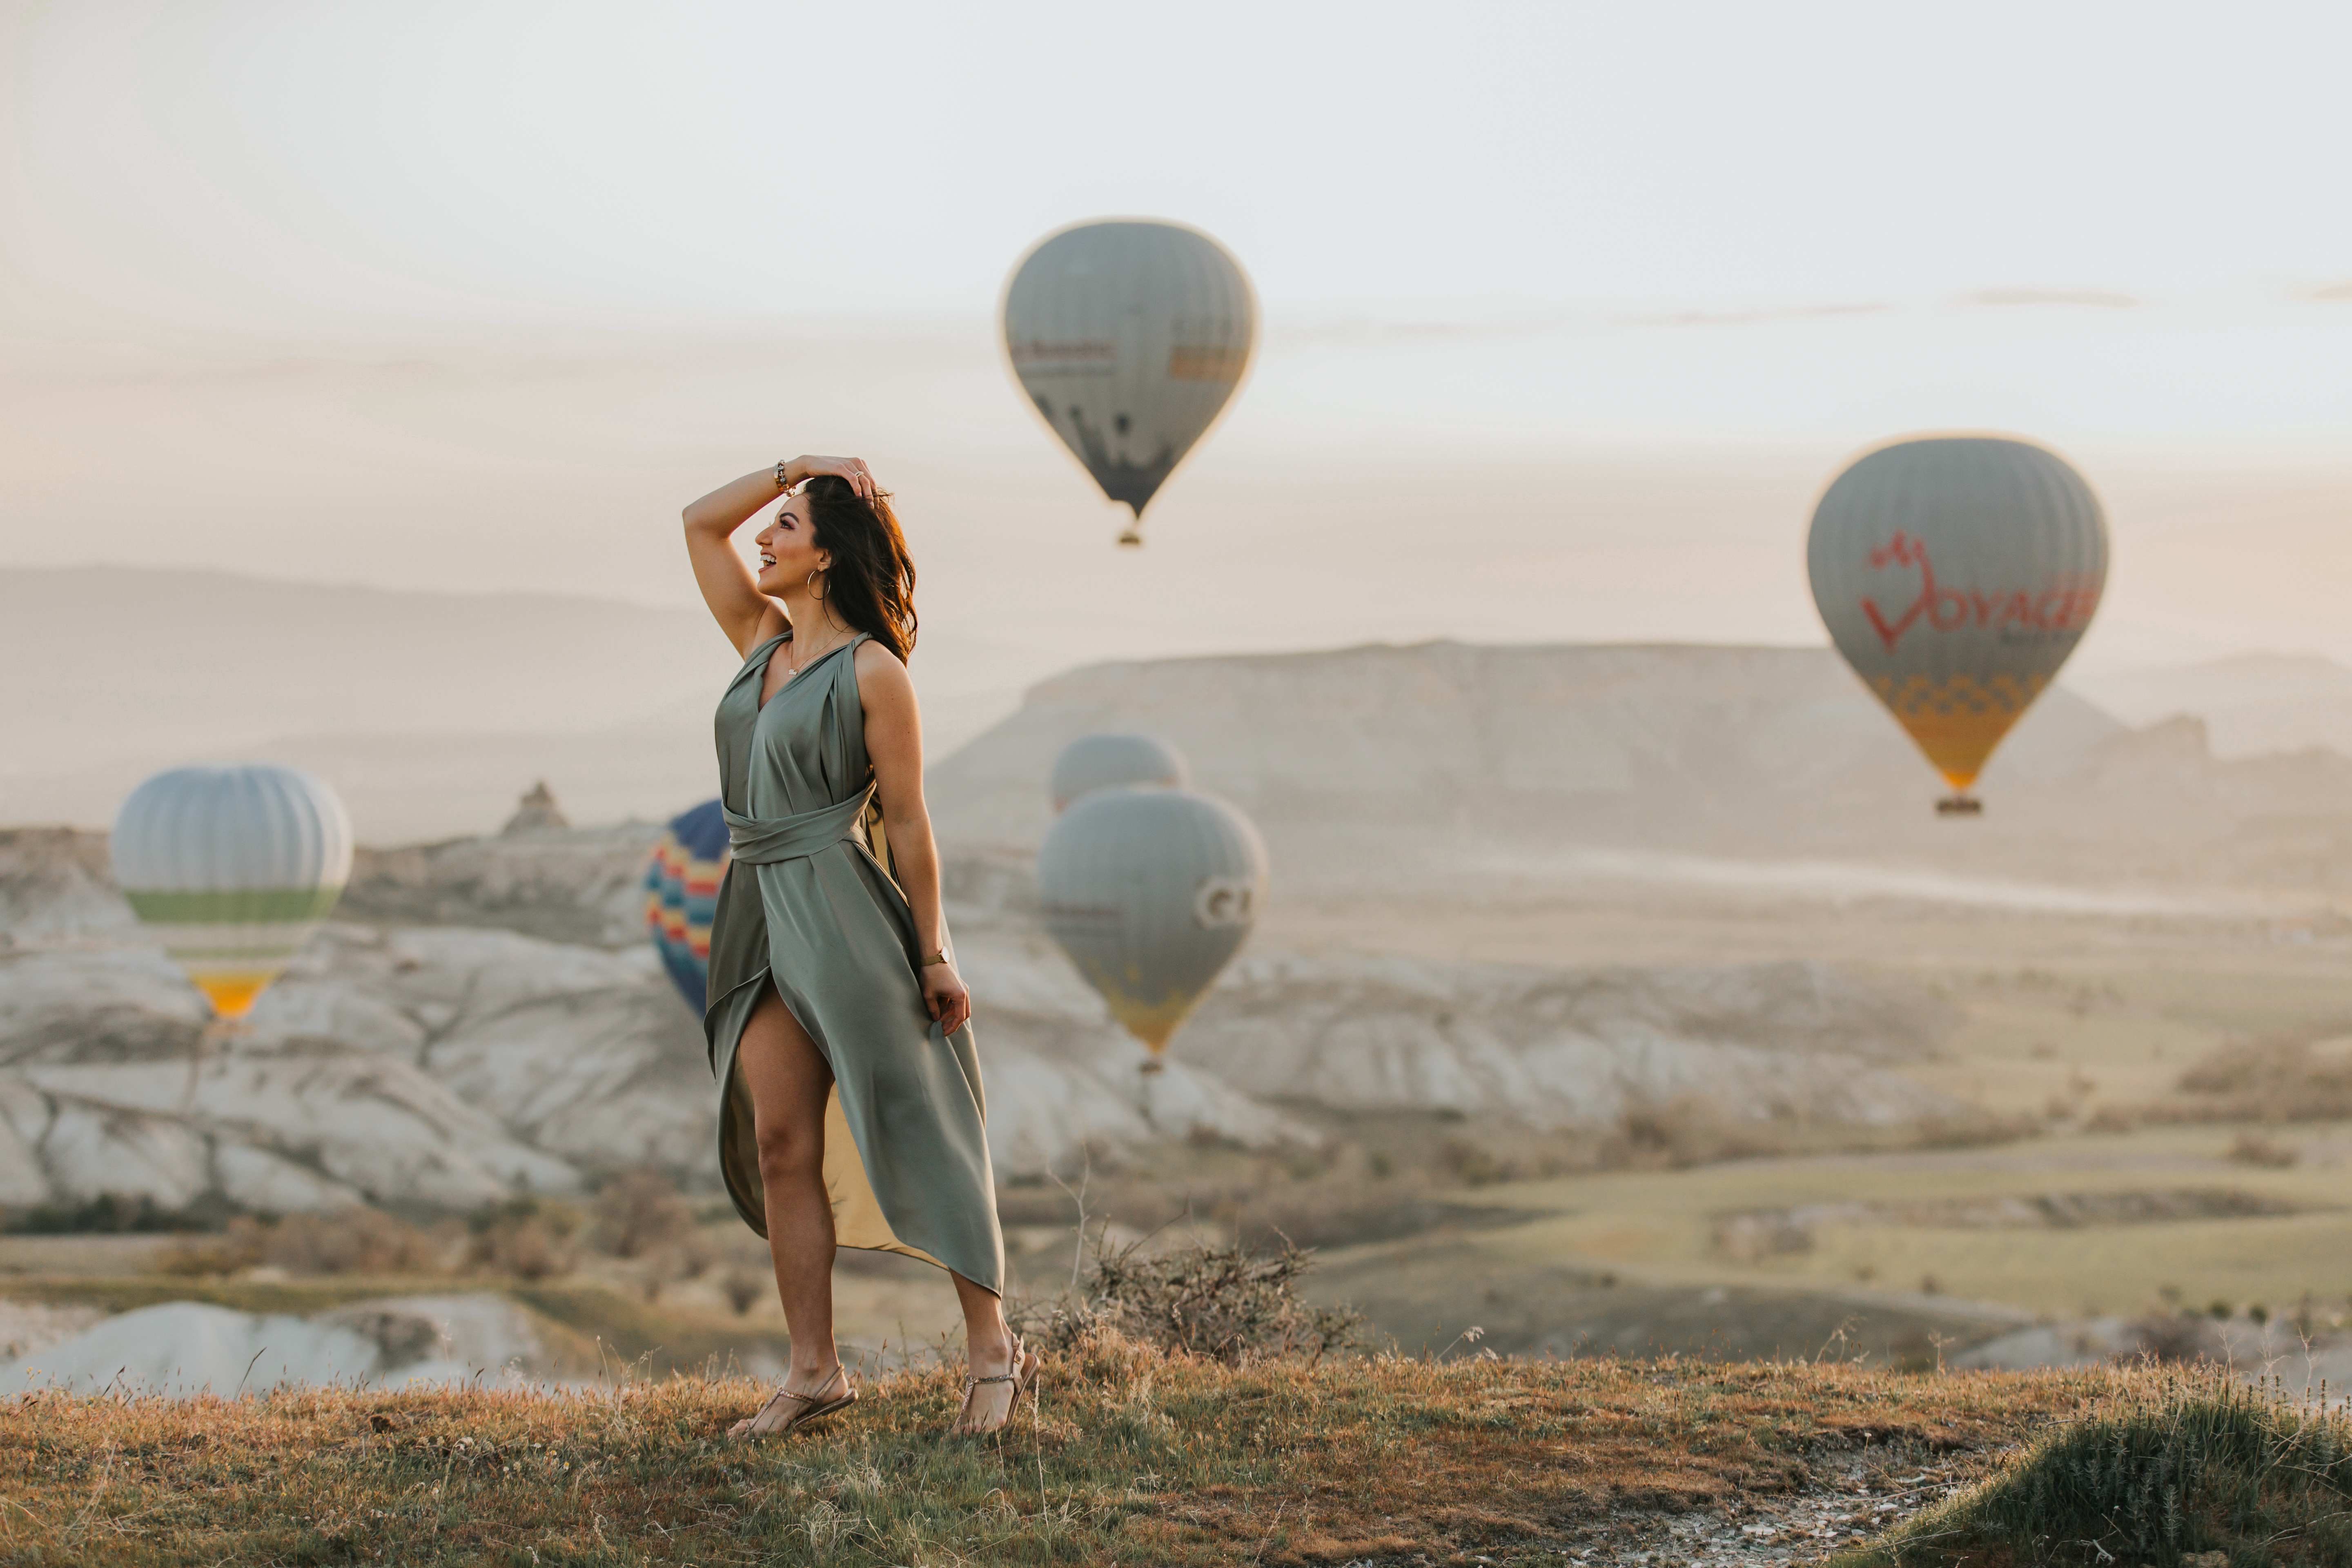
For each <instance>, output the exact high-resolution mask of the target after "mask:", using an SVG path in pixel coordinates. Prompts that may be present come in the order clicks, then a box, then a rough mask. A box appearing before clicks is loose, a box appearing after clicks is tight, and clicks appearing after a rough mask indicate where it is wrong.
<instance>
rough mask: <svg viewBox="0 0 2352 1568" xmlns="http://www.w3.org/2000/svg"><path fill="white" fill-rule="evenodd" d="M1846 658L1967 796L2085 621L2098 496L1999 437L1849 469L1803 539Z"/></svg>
mask: <svg viewBox="0 0 2352 1568" xmlns="http://www.w3.org/2000/svg"><path fill="white" fill-rule="evenodd" d="M1805 554H1806V566H1807V569H1808V571H1809V573H1810V574H1811V578H1812V584H1813V602H1814V604H1815V605H1818V606H1819V607H1820V609H1821V613H1822V622H1823V624H1825V625H1826V626H1828V627H1829V633H1830V637H1831V639H1832V641H1834V642H1835V643H1836V644H1837V647H1838V651H1839V652H1840V653H1842V654H1843V655H1844V656H1845V658H1846V662H1847V663H1849V664H1851V665H1853V668H1854V673H1855V674H1857V675H1859V676H1861V677H1862V679H1863V681H1864V684H1866V685H1867V686H1869V688H1870V689H1871V690H1872V691H1874V692H1875V693H1876V694H1877V696H1878V699H1879V700H1880V701H1882V702H1884V703H1885V704H1886V706H1887V709H1888V710H1889V711H1891V712H1892V713H1894V715H1895V721H1896V722H1898V723H1900V724H1901V725H1902V726H1903V727H1904V729H1905V730H1906V731H1909V733H1910V735H1911V738H1912V740H1913V741H1914V742H1917V744H1918V747H1919V749H1920V751H1921V752H1925V753H1926V754H1927V761H1928V762H1929V763H1932V764H1933V765H1934V766H1935V768H1936V770H1937V772H1938V773H1942V774H1943V775H1944V778H1945V780H1946V781H1947V782H1948V783H1949V784H1951V786H1952V788H1953V789H1954V791H1956V792H1958V793H1957V794H1956V795H1954V796H1953V798H1951V799H1949V800H1947V801H1945V802H1944V803H1942V807H1941V809H1944V810H1948V811H1951V810H1958V811H1973V810H1975V809H1976V802H1975V801H1973V800H1972V799H1970V798H1969V796H1968V795H1967V793H1966V792H1967V790H1968V788H1969V785H1970V784H1974V783H1975V782H1976V777H1977V775H1978V773H1981V772H1982V771H1983V769H1984V765H1985V763H1986V762H1987V761H1988V760H1989V759H1990V757H1991V756H1992V752H1993V748H1994V747H1995V746H1998V745H1999V744H2000V741H2001V737H2002V736H2004V735H2006V734H2007V733H2008V732H2009V730H2010V726H2011V725H2013V724H2015V723H2016V722H2017V721H2018V720H2019V719H2021V718H2022V717H2023V716H2024V713H2025V710H2026V709H2027V707H2028V706H2030V705H2031V704H2032V701H2033V700H2034V699H2035V698H2037V697H2039V696H2041V695H2042V690H2043V689H2044V688H2046V687H2047V686H2048V685H2049V684H2050V681H2051V679H2052V678H2053V677H2054V676H2055V675H2056V674H2057V673H2058V668H2059V666H2061V665H2063V664H2064V663H2065V662H2066V658H2067V656H2068V655H2069V654H2071V653H2073V652H2074V645H2075V644H2076V643H2078V642H2080V641H2082V639H2083V634H2084V631H2086V630H2088V629H2089V627H2090V624H2091V616H2092V615H2093V614H2094V613H2095V611H2096V610H2097V609H2098V607H2099V595H2100V594H2101V592H2102V591H2103V590H2104V589H2105V585H2106V580H2107V525H2106V520H2105V516H2104V515H2103V514H2102V513H2101V511H2100V510H2099V498H2098V497H2097V496H2095V495H2094V494H2092V493H2091V487H2090V486H2089V485H2088V484H2086V483H2084V479H2083V476H2082V475H2080V474H2078V473H2076V472H2075V471H2074V468H2072V467H2070V466H2069V465H2068V464H2067V462H2066V460H2065V459H2064V458H2061V457H2059V456H2057V455H2056V454H2055V453H2053V452H2050V451H2046V450H2044V449H2043V448H2042V447H2036V446H2033V445H2032V444H2031V443H2029V442H2025V441H2016V440H2010V439H2007V438H2005V437H1991V436H1952V437H1927V438H1922V439H1916V440H1908V441H1898V442H1895V443H1894V444H1893V445H1890V446H1885V447H1879V448H1878V449H1877V450H1875V451H1873V452H1869V453H1866V454H1864V456H1863V457H1861V458H1858V459H1856V460H1855V461H1854V462H1853V464H1852V465H1851V466H1850V467H1848V468H1846V470H1845V471H1844V472H1843V473H1841V474H1840V475H1838V477H1837V479H1835V480H1834V481H1833V482H1832V484H1831V485H1830V488H1829V489H1827V490H1826V491H1824V492H1823V493H1822V499H1821V503H1820V504H1819V505H1818V506H1817V507H1816V508H1815V509H1814V510H1813V526H1812V532H1811V537H1810V538H1809V539H1808V541H1807V542H1806V550H1805Z"/></svg>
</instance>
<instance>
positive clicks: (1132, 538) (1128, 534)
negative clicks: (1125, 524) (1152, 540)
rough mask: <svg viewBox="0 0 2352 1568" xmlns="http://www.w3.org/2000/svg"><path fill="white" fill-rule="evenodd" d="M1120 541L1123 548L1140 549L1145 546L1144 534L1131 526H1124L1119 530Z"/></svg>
mask: <svg viewBox="0 0 2352 1568" xmlns="http://www.w3.org/2000/svg"><path fill="white" fill-rule="evenodd" d="M1118 542H1119V545H1120V547H1121V548H1122V549H1127V550H1140V549H1142V548H1143V535H1141V534H1139V533H1138V532H1136V531H1135V530H1133V529H1131V528H1122V529H1120V530H1119V531H1118Z"/></svg>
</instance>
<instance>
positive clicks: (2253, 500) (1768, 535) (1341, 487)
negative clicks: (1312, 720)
mask: <svg viewBox="0 0 2352 1568" xmlns="http://www.w3.org/2000/svg"><path fill="white" fill-rule="evenodd" d="M2347 47H2352V13H2347V12H2346V11H2345V10H2344V9H2343V8H2341V7H2334V6H2326V5H2317V4H2313V5H2239V6H2233V7H2230V8H2228V9H2226V10H2221V9H2216V8H2212V7H2190V6H2186V5H2146V4H2142V5H2092V4H2079V5H2069V4H2053V3H2051V0H2043V3H2041V4H2035V5H2003V4H1980V5H1972V6H1969V7H1967V8H1965V9H1963V10H1954V9H1953V8H1950V7H1940V8H1930V7H1919V6H1887V5H1822V4H1802V3H1796V4H1790V5H1778V6H1769V7H1766V6H1757V5H1745V4H1724V5H1691V4H1661V5H1643V6H1626V5H1571V4H1559V3H1553V4H1545V5H1456V6H1449V7H1435V6H1418V7H1404V6H1397V5H1377V4H1363V3H1359V4H1352V5H1281V4H1267V3H1265V0H1259V3H1255V4H1249V5H1218V4H1192V5H1186V6H1183V7H1169V6H1158V7H1145V6H1121V5H1102V4H1100V3H1099V0H1095V3H1090V4H1087V5H1021V4H1008V5H998V6H991V7H979V6H971V5H889V4H862V5H855V6H844V5H833V6H824V7H816V6H808V5H776V4H763V5H695V4H672V5H663V6H660V7H654V6H644V5H639V6H614V5H594V4H582V3H578V0H573V3H571V4H565V5H500V4H496V3H483V0H469V3H467V4H465V5H434V4H411V5H402V6H398V7H359V6H348V5H313V4H211V3H206V0H180V3H175V4H170V5H162V4H145V3H140V0H79V3H74V4H65V5H37V4H26V3H24V0H18V3H16V4H14V5H7V6H5V7H0V566H37V565H67V564H75V565H79V564H89V563H119V564H139V565H145V566H158V565H161V566H167V567H168V566H186V567H194V566H203V567H210V568H218V569H224V570H230V571H238V572H247V573H253V574H262V575H268V576H274V577H279V578H288V579H295V580H306V581H320V582H331V583H364V584H376V585H381V586H392V587H418V588H424V587H431V588H447V589H457V590H460V591H485V592H487V591H511V590H517V589H538V590H544V591H550V592H561V593H570V594H585V595H603V596H607V597H614V598H623V599H628V600H632V601H635V602H639V603H646V604H659V605H680V604H689V603H691V599H692V587H691V584H690V581H689V579H688V576H687V574H686V573H685V571H684V569H683V563H682V560H681V552H679V550H678V549H677V537H676V532H675V528H676V524H675V518H676V514H677V508H678V507H679V506H680V505H681V504H683V502H684V501H685V500H688V499H690V498H691V497H693V496H694V495H696V494H698V493H700V492H701V491H702V490H704V489H709V488H711V487H712V486H714V485H716V484H718V483H719V482H721V481H723V480H725V479H729V478H731V477H732V476H734V475H736V474H739V473H741V472H743V471H745V470H746V469H749V468H752V467H755V466H758V465H761V464H764V463H767V462H770V461H772V460H773V459H774V458H777V457H782V456H789V455H791V454H793V453H794V452H799V451H819V452H826V451H843V452H856V453H858V454H859V455H862V456H865V457H866V458H868V459H869V460H870V461H872V462H873V463H874V464H875V466H876V468H877V470H879V471H880V472H881V473H882V474H883V477H884V479H885V480H886V482H889V483H891V484H892V485H893V486H894V487H895V488H896V489H898V493H899V496H900V500H901V509H902V511H903V512H904V514H905V515H906V517H907V519H908V529H909V533H910V537H911V539H912V541H913V542H914V544H915V547H916V550H917V553H918V558H919V561H920V562H921V563H923V568H924V584H925V585H924V589H923V597H922V604H923V606H924V610H925V615H926V620H927V625H929V626H930V627H931V628H932V629H933V632H934V634H935V637H936V639H937V640H936V641H935V643H934V644H933V646H934V647H938V648H940V649H941V650H943V652H942V656H941V657H942V658H946V659H949V660H951V661H954V662H956V663H958V664H960V665H961V666H963V667H965V668H968V669H969V670H971V671H972V672H973V673H972V674H971V681H972V682H973V683H976V684H981V685H985V684H989V683H991V682H994V681H998V680H1001V679H1012V678H1013V677H1014V676H1018V677H1019V678H1022V679H1027V678H1029V677H1032V676H1034V674H1039V673H1043V672H1044V671H1045V669H1046V668H1053V667H1055V666H1058V665H1061V664H1066V663H1071V662H1076V661H1077V660H1078V659H1080V658H1091V657H1104V656H1107V655H1118V656H1143V655H1151V654H1163V653H1179V652H1199V651H1213V650H1219V649H1227V648H1251V647H1304V646H1318V645H1328V644H1330V643H1336V642H1349V641H1362V640H1369V639H1372V638H1381V637H1387V638H1399V639H1402V638H1410V637H1435V636H1452V637H1467V638H1473V639H1477V640H1576V639H1583V638H1612V639H1624V638H1636V639H1648V638H1655V639H1679V638H1699V639H1705V640H1713V641H1740V640H1759V641H1773V642H1817V641H1819V640H1821V637H1822V634H1821V631H1820V626H1819V623H1818V621H1817V619H1815V618H1814V616H1813V615H1812V612H1811V605H1810V603H1809V601H1808V600H1807V597H1806V595H1805V589H1804V582H1803V574H1802V569H1801V542H1802V537H1803V529H1804V524H1805V520H1806V517H1807V514H1808V512H1809V510H1810V507H1811V501H1812V500H1813V498H1814V497H1815V496H1816V495H1817V494H1818V493H1819V490H1820V489H1821V488H1822V485H1823V484H1824V483H1825V482H1826V481H1827V479H1829V477H1830V476H1831V475H1832V473H1833V472H1834V471H1835V469H1836V468H1837V467H1838V465H1839V464H1840V463H1841V462H1843V460H1844V459H1845V458H1848V457H1850V456H1851V455H1852V454H1853V453H1854V452H1855V451H1856V450H1858V449H1860V448H1862V447H1865V446H1869V445H1873V444H1875V443H1877V442H1879V441H1881V440H1884V439H1885V438H1887V437H1891V436H1895V435H1897V434H1901V433H1905V432H1908V431H1916V430H1930V429H1945V428H1968V429H1999V430H2011V431H2018V432H2021V433H2025V434H2028V435H2031V436H2032V437H2035V438H2037V439H2040V440H2042V441H2045V442H2048V443H2050V444H2052V445H2053V446H2055V447H2058V448H2059V449H2061V450H2063V451H2064V452H2066V453H2067V454H2068V455H2069V456H2070V457H2072V458H2074V460H2075V461H2076V462H2077V463H2078V464H2080V465H2081V466H2082V467H2083V468H2084V470H2085V472H2086V473H2087V474H2088V475H2089V476H2090V477H2091V479H2092V480H2093V482H2094V484H2095V486H2096V487H2097V488H2098V489H2100V491H2101V493H2102V495H2103V497H2104V498H2105V500H2106V503H2107V506H2108V510H2109V513H2110V521H2111V524H2112V527H2113V529H2114V532H2115V537H2116V549H2115V568H2114V574H2113V577H2112V579H2111V584H2110V592H2109V595H2108V598H2107V601H2106V605H2105V609H2104V610H2103V613H2102V618H2101V623H2100V625H2099V626H2098V627H2097V628H2096V629H2095V631H2094V632H2093V634H2092V636H2091V637H2090V638H2089V639H2088V640H2087V641H2086V643H2085V645H2084V649H2083V653H2082V655H2081V657H2082V658H2084V660H2086V661H2091V662H2104V663H2106V664H2109V665H2116V666H2122V665H2132V664H2141V663H2149V662H2162V661H2167V660H2181V659H2188V658H2203V657H2210V656H2211V655H2214V654H2219V653H2225V652H2230V651H2233V650H2236V649H2240V648H2252V647H2270V648H2277V649H2282V650H2311V651H2319V652H2325V653H2328V654H2331V655H2332V656H2334V657H2336V658H2342V659H2346V660H2347V661H2352V619H2347V617H2344V616H2342V615H2341V614H2340V610H2339V607H2338V595H2337V594H2336V590H2335V588H2334V587H2333V584H2338V583H2342V582H2344V581H2346V580H2347V574H2352V542H2347V530H2346V528H2345V526H2344V525H2345V523H2346V521H2347V512H2352V377H2347V376H2346V375H2345V374H2343V368H2342V367H2343V366H2344V365H2345V364H2346V363H2352V205H2347V203H2345V202H2344V201H2343V200H2342V199H2341V186H2342V167H2341V162H2340V159H2341V152H2342V149H2343V148H2344V147H2346V146H2347V145H2352V95H2347V94H2346V93H2344V92H2343V91H2342V90H2341V84H2340V79H2339V76H2338V70H2339V65H2340V61H2341V60H2342V59H2343V58H2346V55H2347ZM1114 214H1124V215H1144V216H1164V217H1171V218H1177V219H1181V221H1184V222H1187V223H1190V224H1192V225H1195V226H1199V227H1201V228H1203V229H1205V230H1207V231H1208V232H1210V233H1212V234H1213V235H1215V236H1216V237H1218V238H1219V239H1220V240H1222V241H1223V243H1224V244H1226V245H1227V246H1228V247H1230V248H1231V249H1232V250H1233V251H1234V254H1235V255H1236V256H1238V257H1239V258H1241V260H1242V261H1243V263H1244V266H1245V267H1246V268H1248V270H1249V272H1250V274H1251V277H1252V279H1253V280H1254V283H1255V288H1256V289H1257V291H1258V295H1259V299H1260V302H1261V306H1262V310H1263V313H1264V319H1265V336H1264V342H1263V347H1262V352H1261V353H1260V356H1259V359H1258V363H1257V364H1256V366H1255V371H1254V374H1253V376H1252V378H1251V380H1250V382H1249V383H1248V384H1247V385H1246V386H1245V387H1244V389H1243V391H1242V393H1241V394H1240V395H1239V396H1238V397H1237V399H1236V401H1235V404H1234V407H1233V408H1232V409H1231V411H1230V413H1229V415H1228V416H1227V418H1226V419H1225V421H1224V423H1223V425H1222V426H1220V427H1219V428H1218V429H1217V430H1216V431H1215V432H1214V433H1213V436H1212V437H1211V438H1210V440H1209V441H1208V442H1207V443H1206V444H1205V445H1204V447H1202V450H1201V451H1200V452H1199V453H1198V454H1197V456H1196V457H1195V458H1193V460H1192V462H1191V463H1190V464H1189V465H1188V466H1187V467H1186V468H1184V469H1183V470H1181V472H1180V473H1179V475H1178V476H1177V478H1176V479H1174V480H1173V481H1172V482H1171V485H1170V487H1169V489H1168V490H1167V491H1166V492H1165V493H1164V495H1163V498H1162V500H1160V502H1158V503H1157V504H1156V505H1155V507H1154V508H1153V511H1152V515H1151V517H1150V520H1149V527H1148V531H1149V532H1150V534H1151V536H1152V543H1151V544H1150V546H1148V547H1147V548H1146V549H1145V550H1144V551H1142V552H1115V551H1113V550H1112V549H1111V548H1110V545H1109V540H1110V538H1111V536H1112V534H1113V532H1114V531H1115V530H1116V526H1117V518H1116V517H1115V516H1114V514H1113V513H1112V511H1111V509H1110V508H1109V507H1108V504H1107V503H1105V502H1104V501H1103V500H1101V499H1100V497H1099V496H1098V495H1096V494H1094V493H1093V491H1092V489H1091V488H1090V486H1089V485H1088V483H1087V480H1086V479H1085V477H1084V476H1083V474H1082V473H1081V472H1080V471H1079V470H1078V469H1077V468H1076V466H1075V465H1074V464H1073V463H1072V462H1071V461H1070V460H1069V459H1068V458H1067V457H1066V455H1065V454H1063V453H1061V452H1060V451H1059V449H1058V448H1057V447H1055V444H1054V442H1053V439H1052V437H1050V436H1049V435H1048V434H1047V432H1045V429H1044V428H1043V427H1042V426H1041V425H1040V424H1039V423H1038V422H1037V421H1036V420H1035V418H1034V416H1032V415H1031V414H1030V412H1029V410H1028V409H1027V407H1026V406H1025V405H1024V402H1023V400H1022V399H1021V398H1020V397H1019V396H1018V395H1017V394H1016V393H1015V392H1014V390H1013V387H1012V385H1011V383H1010V380H1009V377H1008V376H1007V374H1006V373H1005V371H1004V368H1003V363H1002V361H1001V358H1000V356H999V353H998V351H997V348H996V345H995V342H994V310H995V308H996V302H997V299H998V296H999V293H1000V290H1001V289H1002V288H1003V281H1004V279H1005V276H1006V274H1007V272H1008V270H1009V269H1010V268H1011V267H1012V266H1013V263H1014V262H1015V261H1016V260H1017V258H1019V257H1020V255H1021V254H1022V252H1023V251H1024V249H1025V248H1026V247H1028V246H1029V245H1030V244H1031V243H1033V242H1034V240H1035V239H1036V238H1037V237H1039V236H1041V235H1043V234H1044V233H1045V232H1047V231H1048V230H1050V229H1053V228H1055V227H1056V226H1061V225H1063V224H1066V223H1068V222H1071V221H1074V220H1076V219H1080V218H1084V217H1089V216H1105V215H1114ZM919 674H921V670H920V669H919Z"/></svg>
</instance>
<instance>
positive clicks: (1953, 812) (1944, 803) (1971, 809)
mask: <svg viewBox="0 0 2352 1568" xmlns="http://www.w3.org/2000/svg"><path fill="white" fill-rule="evenodd" d="M1936 815H1937V816H1983V815H1984V802H1982V801H1980V800H1979V799H1978V798H1977V797H1976V796H1974V795H1946V796H1945V797H1944V798H1943V799H1941V800H1939V801H1937V803H1936Z"/></svg>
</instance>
